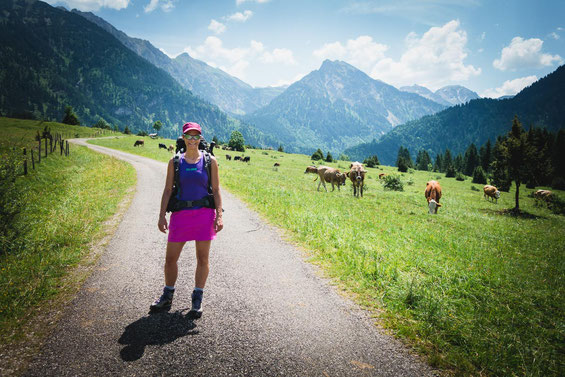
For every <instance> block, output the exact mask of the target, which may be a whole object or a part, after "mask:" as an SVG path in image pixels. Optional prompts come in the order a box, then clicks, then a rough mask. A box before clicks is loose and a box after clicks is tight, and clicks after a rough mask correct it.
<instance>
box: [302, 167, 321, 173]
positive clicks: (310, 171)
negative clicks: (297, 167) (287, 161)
mask: <svg viewBox="0 0 565 377" xmlns="http://www.w3.org/2000/svg"><path fill="white" fill-rule="evenodd" d="M307 173H312V174H318V168H317V167H315V166H312V165H311V166H307V167H306V170H304V174H307Z"/></svg>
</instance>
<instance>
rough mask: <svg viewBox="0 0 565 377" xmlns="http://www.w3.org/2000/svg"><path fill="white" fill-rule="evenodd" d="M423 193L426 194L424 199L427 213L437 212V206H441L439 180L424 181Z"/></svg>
mask: <svg viewBox="0 0 565 377" xmlns="http://www.w3.org/2000/svg"><path fill="white" fill-rule="evenodd" d="M424 195H426V200H427V201H428V210H429V213H430V214H437V209H438V207H441V204H439V199H440V198H441V186H440V185H439V182H437V181H429V182H428V183H426V191H425V192H424Z"/></svg>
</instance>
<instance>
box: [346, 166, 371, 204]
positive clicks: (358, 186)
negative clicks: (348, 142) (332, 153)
mask: <svg viewBox="0 0 565 377" xmlns="http://www.w3.org/2000/svg"><path fill="white" fill-rule="evenodd" d="M365 174H367V171H366V170H365V168H364V167H363V164H362V163H360V162H353V163H352V164H351V165H349V172H348V173H347V176H348V177H349V179H350V180H351V182H352V183H353V196H354V197H357V198H358V197H359V196H361V197H363V186H364V185H365Z"/></svg>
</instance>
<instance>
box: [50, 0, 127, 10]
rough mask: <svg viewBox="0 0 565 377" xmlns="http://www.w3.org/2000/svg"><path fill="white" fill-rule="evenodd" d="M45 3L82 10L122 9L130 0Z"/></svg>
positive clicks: (78, 0) (71, 0)
mask: <svg viewBox="0 0 565 377" xmlns="http://www.w3.org/2000/svg"><path fill="white" fill-rule="evenodd" d="M45 1H46V2H47V3H49V4H51V5H54V4H56V3H63V4H65V5H66V6H67V7H68V8H69V9H72V8H76V9H78V10H81V11H83V12H89V11H95V10H99V9H100V8H111V9H116V10H120V9H124V8H127V7H128V5H129V2H130V0H45Z"/></svg>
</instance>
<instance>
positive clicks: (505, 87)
mask: <svg viewBox="0 0 565 377" xmlns="http://www.w3.org/2000/svg"><path fill="white" fill-rule="evenodd" d="M537 80H538V78H537V77H536V76H527V77H521V78H518V79H514V80H508V81H505V82H504V84H502V86H501V87H499V88H496V89H487V90H485V91H484V93H482V95H481V96H482V97H487V98H498V97H502V96H507V95H515V94H517V93H519V92H520V91H521V90H522V89H524V88H525V87H527V86H529V85H532V84H533V83H534V82H536V81H537Z"/></svg>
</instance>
